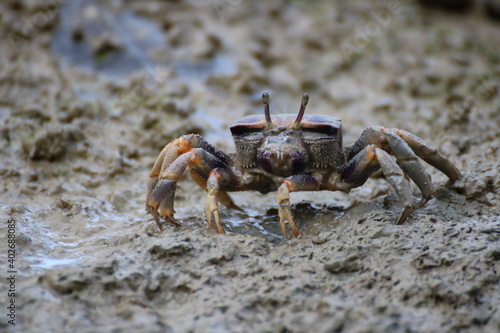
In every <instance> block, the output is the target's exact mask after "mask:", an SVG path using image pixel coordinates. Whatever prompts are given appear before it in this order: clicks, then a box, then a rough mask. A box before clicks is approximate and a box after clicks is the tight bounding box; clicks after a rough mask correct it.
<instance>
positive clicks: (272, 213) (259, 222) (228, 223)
mask: <svg viewBox="0 0 500 333" xmlns="http://www.w3.org/2000/svg"><path fill="white" fill-rule="evenodd" d="M343 212H344V208H343V207H341V206H333V205H316V204H311V203H308V202H300V203H297V204H295V205H292V215H293V217H294V221H295V224H296V225H297V227H298V228H299V230H300V231H302V232H304V234H306V235H307V234H308V232H307V231H308V229H309V227H310V226H312V225H314V224H315V222H317V221H320V220H321V221H322V220H324V219H325V218H328V219H329V220H330V219H331V220H332V221H333V220H335V219H336V218H338V217H339V216H341V215H342V214H343ZM220 215H221V220H223V221H224V226H225V229H226V231H229V232H233V233H237V234H249V235H252V236H256V237H263V238H265V239H267V240H268V241H270V242H272V243H279V242H281V241H283V240H285V237H284V236H283V233H282V232H281V229H280V222H279V221H280V217H279V214H278V209H277V208H270V209H267V210H266V211H265V213H262V212H259V211H255V210H252V209H251V208H247V207H245V212H239V211H234V210H223V211H221V212H220ZM286 225H287V231H288V232H289V233H290V234H291V230H290V229H289V226H288V223H286Z"/></svg>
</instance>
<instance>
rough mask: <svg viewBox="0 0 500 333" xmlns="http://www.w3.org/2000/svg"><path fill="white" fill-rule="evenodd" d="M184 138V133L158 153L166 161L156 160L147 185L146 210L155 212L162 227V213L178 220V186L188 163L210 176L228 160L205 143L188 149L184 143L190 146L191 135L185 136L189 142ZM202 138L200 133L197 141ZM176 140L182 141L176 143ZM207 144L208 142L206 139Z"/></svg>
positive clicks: (171, 219)
mask: <svg viewBox="0 0 500 333" xmlns="http://www.w3.org/2000/svg"><path fill="white" fill-rule="evenodd" d="M193 137H195V136H190V137H189V139H190V138H193ZM195 138H196V137H195ZM181 139H183V137H181V138H179V140H176V141H174V142H172V143H171V144H169V145H167V147H166V148H165V149H164V152H163V151H162V153H161V154H160V157H159V159H160V158H163V161H162V162H158V160H157V163H155V166H154V167H153V170H152V171H151V174H150V177H151V179H150V182H149V185H148V187H149V188H148V195H147V201H146V210H147V211H148V212H149V213H150V214H151V215H153V217H154V219H155V221H156V223H157V225H158V227H159V228H160V229H161V224H160V221H159V217H164V218H165V219H166V220H167V221H170V222H171V223H174V224H178V223H177V222H175V220H174V219H173V215H174V197H175V188H176V184H177V181H178V179H179V177H180V176H181V175H182V174H183V173H184V171H185V170H186V168H187V167H188V166H189V167H190V168H191V169H192V170H194V171H195V172H197V173H198V174H200V175H207V176H208V174H210V171H212V169H214V168H217V167H226V168H227V165H226V163H225V162H224V161H223V160H221V159H220V158H219V156H216V155H214V154H212V153H211V152H209V151H207V150H206V147H204V148H193V149H190V150H188V151H185V147H186V146H188V147H189V141H188V138H185V139H184V140H186V141H187V142H186V141H182V140H181ZM200 139H201V137H197V138H196V141H198V143H199V142H200V141H199V140H200ZM201 140H202V139H201ZM175 142H178V143H179V144H177V143H176V144H173V143H175ZM202 142H205V141H202ZM205 144H207V143H206V142H205ZM207 145H208V144H207ZM179 154H180V155H179ZM176 155H177V156H176ZM224 156H225V155H224ZM174 157H175V158H174ZM160 165H161V167H160ZM160 172H161V173H160ZM158 210H159V214H158Z"/></svg>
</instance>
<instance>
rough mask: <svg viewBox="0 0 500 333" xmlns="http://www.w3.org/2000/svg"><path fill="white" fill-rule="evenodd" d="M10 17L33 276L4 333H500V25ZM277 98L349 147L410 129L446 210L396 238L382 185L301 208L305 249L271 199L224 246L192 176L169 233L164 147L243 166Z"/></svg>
mask: <svg viewBox="0 0 500 333" xmlns="http://www.w3.org/2000/svg"><path fill="white" fill-rule="evenodd" d="M0 13H1V14H0V18H1V22H2V23H1V26H0V32H1V34H0V36H1V39H0V119H1V125H0V126H1V127H0V147H1V153H0V154H1V155H0V156H1V160H0V178H1V179H2V182H1V187H0V217H1V221H2V223H1V227H0V229H1V234H2V235H3V236H2V241H1V242H0V253H1V255H0V266H1V272H2V273H1V274H2V277H4V276H5V277H6V276H8V275H10V273H8V271H9V270H15V271H16V272H17V273H15V283H14V289H15V291H14V292H15V295H10V296H9V294H10V292H9V289H12V284H11V283H10V282H6V280H7V279H6V278H2V280H1V281H2V282H1V283H0V300H1V309H2V310H0V318H1V320H0V330H2V331H5V330H8V331H23V332H42V331H43V332H121V331H134V332H225V331H227V332H335V331H339V332H340V331H345V332H403V331H404V332H452V331H453V332H457V331H462V332H498V331H499V330H500V309H499V306H500V288H499V283H500V272H499V270H500V240H499V239H500V219H499V217H498V215H499V213H498V212H499V211H500V210H499V207H500V200H499V197H498V193H499V190H500V189H499V184H500V177H499V161H500V158H499V154H500V152H499V146H500V96H499V89H500V80H499V79H500V50H499V46H500V31H499V29H500V23H499V22H498V21H494V20H492V19H490V18H488V16H487V15H486V14H485V12H484V11H483V9H482V8H480V7H479V6H476V7H474V8H470V9H468V10H466V11H465V13H453V12H444V11H440V10H439V9H424V8H422V7H420V6H419V5H417V4H416V3H415V1H404V0H401V1H397V0H395V1H390V2H385V1H373V2H365V1H349V2H347V1H346V2H340V1H338V2H328V1H314V2H305V1H266V2H262V3H258V4H257V3H255V2H250V1H226V0H216V1H208V2H207V1H191V2H189V1H169V2H161V1H147V2H144V1H141V2H139V1H124V0H123V1H121V0H118V1H110V2H101V1H99V2H98V1H80V0H69V1H62V0H61V1H57V0H54V1H30V0H25V1H2V2H1V4H0ZM263 91H270V92H271V98H272V112H273V113H283V112H291V113H295V112H297V110H298V107H299V103H300V96H301V95H302V93H303V92H308V93H309V94H310V96H311V99H310V103H309V105H308V111H307V112H308V113H317V114H326V115H330V116H335V117H339V118H341V119H342V120H343V126H344V142H345V143H346V144H349V143H352V142H353V141H355V140H356V139H357V138H358V137H359V135H360V134H361V132H362V131H363V129H364V128H365V127H367V126H371V125H383V126H387V127H398V128H401V129H405V130H408V131H411V132H412V133H415V134H416V135H418V136H419V137H421V138H423V139H425V140H426V141H427V142H429V143H430V144H432V145H434V146H436V147H437V148H438V149H439V150H440V151H441V152H442V153H443V154H445V155H446V156H448V157H449V158H450V159H451V160H452V161H453V162H454V163H455V164H456V165H457V166H458V167H459V168H460V170H462V172H463V177H462V179H461V180H459V181H458V182H457V183H456V184H454V185H450V184H447V182H446V181H447V179H446V176H444V175H443V174H441V173H440V172H439V171H437V170H435V169H433V168H432V167H430V166H429V165H426V169H427V170H428V171H429V173H430V174H431V175H432V177H433V182H434V185H435V188H436V195H435V198H434V199H433V200H431V201H430V202H428V203H427V204H426V205H425V206H424V207H422V208H421V209H419V210H417V211H415V212H414V213H412V214H411V215H410V217H409V218H408V221H407V222H406V223H405V224H404V225H400V226H396V225H394V224H393V221H394V219H395V218H396V216H397V214H398V212H399V209H400V208H401V205H400V202H399V201H398V198H397V197H396V195H395V194H394V191H393V190H392V188H391V187H390V186H389V185H388V183H387V182H386V181H385V180H384V179H370V180H369V181H368V182H367V183H366V184H365V185H364V186H362V187H360V188H358V189H356V190H353V191H352V192H351V193H350V194H342V193H326V192H316V193H294V194H292V204H293V214H294V216H295V218H296V222H297V223H298V225H299V227H300V228H301V230H302V231H303V232H304V234H305V236H304V237H303V238H300V239H292V240H290V241H287V240H285V239H284V237H283V236H282V234H281V232H280V230H279V226H278V221H279V217H278V213H277V205H276V202H275V196H274V194H273V193H271V194H268V195H261V194H259V193H235V194H234V195H233V198H234V199H235V201H236V203H237V204H238V205H240V206H241V207H242V208H243V209H244V210H245V212H244V213H241V212H235V211H231V210H226V209H222V210H221V216H222V219H223V221H224V222H225V226H226V229H227V230H228V231H229V233H228V234H227V235H218V234H216V233H214V232H213V231H210V230H208V229H207V226H206V222H205V220H204V204H203V201H204V192H203V190H201V189H200V188H198V187H197V186H196V185H195V184H194V183H193V181H192V180H191V179H190V178H189V177H188V176H186V177H183V178H182V179H181V181H180V182H179V185H178V191H177V195H176V216H177V218H178V219H179V221H180V222H182V223H183V226H181V227H172V226H167V225H166V226H165V228H164V231H163V232H159V231H158V230H157V228H156V226H155V223H154V221H153V220H152V219H151V216H149V215H147V214H146V213H145V211H144V198H145V191H146V184H147V179H148V174H149V171H150V169H151V167H152V165H153V162H154V160H155V159H156V156H157V155H158V153H159V151H160V150H161V148H162V147H163V146H164V145H165V144H166V143H168V142H169V141H170V140H172V139H174V138H176V137H178V136H179V135H182V134H187V133H199V134H202V135H203V136H204V137H206V138H207V140H209V141H210V142H211V143H213V144H214V145H216V146H218V147H220V148H222V149H224V150H225V151H227V152H232V151H234V145H233V143H232V141H231V137H230V134H229V131H228V126H229V125H230V124H231V123H232V122H233V121H235V120H237V119H238V118H240V117H242V116H244V115H248V114H253V113H260V112H262V104H261V102H260V96H261V94H262V92H263ZM414 190H415V192H414V194H415V196H417V195H418V190H417V188H416V187H415V188H414ZM9 220H15V227H11V228H9V227H8V223H7V221H9ZM11 224H12V223H11ZM9 230H14V233H15V243H14V244H15V249H16V257H15V261H11V262H10V263H9V261H8V246H9V244H12V242H11V243H9V242H8V238H7V237H8V236H7V235H8V231H9ZM11 233H12V231H11ZM11 259H12V258H11ZM9 264H13V265H14V266H13V267H9V266H8V265H9ZM11 299H14V301H15V306H16V308H15V326H14V325H12V324H9V322H8V320H12V318H9V317H8V316H7V314H8V311H10V310H8V309H6V306H7V305H8V304H10V303H9V302H11Z"/></svg>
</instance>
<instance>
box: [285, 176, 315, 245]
mask: <svg viewBox="0 0 500 333" xmlns="http://www.w3.org/2000/svg"><path fill="white" fill-rule="evenodd" d="M319 187H320V184H319V182H318V180H316V178H314V177H312V176H309V175H295V176H291V177H288V178H287V179H285V180H284V181H283V183H282V184H281V185H280V187H279V188H278V193H277V195H276V201H277V202H278V204H279V208H278V212H279V216H280V227H281V231H282V232H283V235H284V236H285V237H286V238H287V239H290V238H291V237H290V236H289V235H288V233H287V232H286V226H285V221H288V224H289V225H290V229H292V232H293V235H294V236H295V237H301V236H303V234H302V233H301V232H300V231H299V230H298V229H297V226H296V225H295V222H294V221H293V217H292V211H291V208H290V192H297V191H316V190H318V189H319Z"/></svg>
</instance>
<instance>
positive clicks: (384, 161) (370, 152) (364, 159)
mask: <svg viewBox="0 0 500 333" xmlns="http://www.w3.org/2000/svg"><path fill="white" fill-rule="evenodd" d="M378 166H380V168H381V169H382V172H383V173H384V175H385V177H386V178H387V180H388V181H389V183H390V184H391V186H392V187H393V188H394V190H395V191H396V193H397V194H398V196H399V197H400V198H401V201H402V202H403V209H402V210H401V213H400V214H399V216H398V218H397V220H396V224H402V223H404V221H405V220H406V218H407V217H408V215H409V214H410V213H411V212H412V211H413V210H415V208H416V205H415V203H414V201H413V198H412V195H411V189H410V184H409V183H408V181H407V180H406V178H405V174H404V172H403V170H401V168H400V167H399V165H398V164H397V163H396V162H395V161H394V159H393V158H392V157H391V156H390V155H389V154H388V153H387V152H386V151H384V150H382V149H380V148H378V147H377V146H375V145H369V146H367V147H365V148H364V149H363V150H361V151H360V152H359V153H358V154H357V155H355V156H354V157H353V158H352V159H351V160H349V162H347V164H346V167H345V169H344V172H343V173H342V174H341V177H340V181H337V183H335V184H332V187H333V189H338V190H342V191H346V192H348V191H349V190H350V189H351V188H354V187H357V186H360V185H362V184H364V183H365V181H366V180H367V179H368V177H370V175H371V174H372V173H373V172H374V171H376V170H377V169H378Z"/></svg>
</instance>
